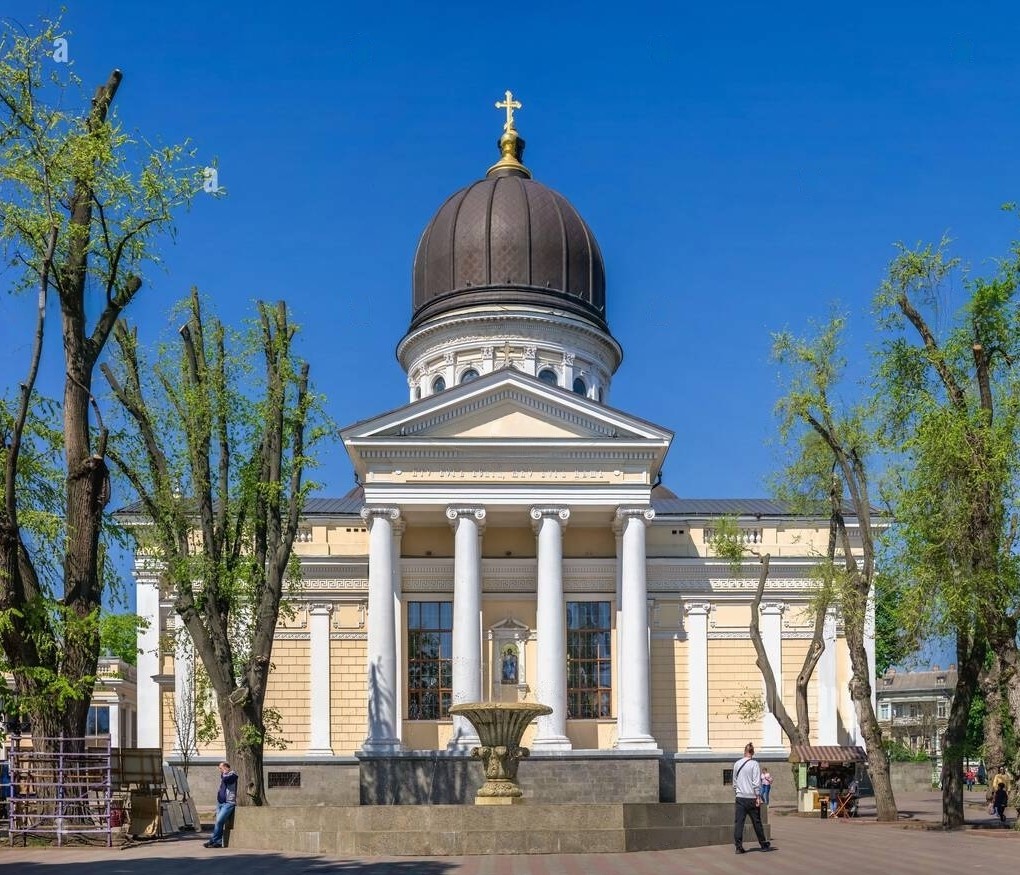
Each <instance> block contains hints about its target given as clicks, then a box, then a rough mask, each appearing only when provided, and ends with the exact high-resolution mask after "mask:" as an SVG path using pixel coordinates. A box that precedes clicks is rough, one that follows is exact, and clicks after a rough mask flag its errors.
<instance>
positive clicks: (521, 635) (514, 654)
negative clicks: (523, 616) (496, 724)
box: [488, 617, 533, 702]
mask: <svg viewBox="0 0 1020 875" xmlns="http://www.w3.org/2000/svg"><path fill="white" fill-rule="evenodd" d="M488 638H489V641H490V642H491V646H492V650H490V651H489V652H490V653H491V654H492V656H491V667H492V671H491V675H490V677H491V678H492V680H491V684H492V686H491V687H490V688H489V689H490V693H491V695H492V697H493V700H494V701H497V702H517V701H520V697H521V696H524V695H527V692H528V667H527V664H526V662H527V644H528V641H530V640H532V638H533V633H532V630H531V629H530V628H529V627H528V625H527V624H526V623H522V622H521V621H520V620H518V619H516V618H514V617H506V618H505V619H503V620H500V621H499V622H498V623H495V624H494V625H493V626H491V627H490V628H489V630H488Z"/></svg>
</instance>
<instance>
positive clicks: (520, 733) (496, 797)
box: [450, 702, 552, 805]
mask: <svg viewBox="0 0 1020 875" xmlns="http://www.w3.org/2000/svg"><path fill="white" fill-rule="evenodd" d="M450 713H451V714H453V715H460V716H461V717H465V718H467V719H468V720H470V721H471V725H472V726H474V728H475V731H476V732H477V733H478V740H479V741H481V744H480V745H479V746H478V747H475V748H472V749H471V756H473V757H476V758H478V759H480V760H481V761H482V765H483V767H484V770H485V783H484V784H482V786H481V787H480V788H479V789H478V793H477V795H476V796H475V805H510V804H512V803H514V802H520V801H521V799H522V797H523V795H524V793H523V791H522V790H521V787H520V785H519V784H518V783H517V765H518V763H520V761H521V760H522V759H523V758H524V757H527V756H529V755H530V753H531V751H529V750H528V749H527V748H526V747H521V738H523V737H524V730H525V729H527V728H528V724H529V723H531V721H532V720H534V719H535V718H536V717H542V716H544V715H545V714H552V708H550V707H549V706H548V705H539V704H537V703H532V702H469V703H464V704H461V705H454V706H453V707H451V708H450Z"/></svg>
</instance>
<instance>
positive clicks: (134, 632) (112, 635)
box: [99, 611, 147, 665]
mask: <svg viewBox="0 0 1020 875" xmlns="http://www.w3.org/2000/svg"><path fill="white" fill-rule="evenodd" d="M146 623H147V621H146V620H145V619H144V618H143V617H139V616H138V615H137V614H113V613H109V612H107V611H103V612H102V613H101V614H100V615H99V649H100V652H101V654H102V655H103V656H116V657H117V658H118V659H122V660H123V661H124V662H126V663H127V664H128V665H137V664H138V630H139V629H141V628H144V626H145V625H146Z"/></svg>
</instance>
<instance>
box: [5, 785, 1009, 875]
mask: <svg viewBox="0 0 1020 875" xmlns="http://www.w3.org/2000/svg"><path fill="white" fill-rule="evenodd" d="M981 798H983V797H982V795H981V794H979V793H974V794H970V795H969V796H968V799H969V804H968V807H967V816H968V821H969V823H970V824H971V826H972V827H973V828H970V829H966V830H960V831H956V832H952V833H945V832H942V831H941V830H937V829H932V828H931V827H932V826H933V825H935V824H936V823H938V821H939V808H938V804H939V802H938V797H937V795H935V794H930V795H924V796H908V797H904V798H902V799H900V800H898V802H899V806H900V810H901V813H902V815H903V816H904V817H903V823H901V824H896V825H892V824H889V825H886V824H878V823H876V822H875V821H874V817H873V815H874V808H873V806H872V807H871V808H870V810H869V807H868V806H867V804H864V805H862V812H861V813H862V817H861V818H860V819H858V820H854V821H829V820H824V821H823V820H821V819H820V818H814V817H804V816H796V815H793V814H792V813H791V812H789V810H788V809H787V810H785V811H784V809H783V807H782V806H776V807H775V809H774V812H773V816H772V827H773V843H774V846H775V848H776V850H775V851H773V852H772V853H768V854H765V853H761V852H760V851H758V850H756V849H754V850H752V849H751V846H748V847H749V850H748V853H746V854H744V855H743V856H737V855H736V854H734V853H733V848H732V847H729V846H726V847H709V848H693V849H688V850H679V851H652V852H643V853H632V854H604V855H587V854H562V855H545V856H502V857H444V858H431V859H411V858H365V859H328V858H324V857H317V856H311V855H300V854H278V853H271V852H259V853H256V852H252V851H245V850H243V849H240V848H225V849H223V850H207V849H205V848H203V847H202V842H203V841H204V840H205V838H206V837H207V836H206V835H205V834H201V835H199V834H182V835H180V836H175V837H173V838H171V839H165V840H161V841H153V842H146V843H141V844H136V845H133V846H130V847H127V848H118V849H112V850H111V849H107V848H73V849H49V848H10V847H7V846H6V845H4V846H2V847H0V873H4V875H7V873H10V875H128V873H130V875H134V873H144V875H176V873H194V872H209V873H216V875H262V873H266V875H304V873H309V875H333V873H346V875H666V873H691V875H724V873H743V872H782V873H784V875H818V873H819V872H826V873H830V872H839V873H846V875H867V873H888V875H917V873H923V875H941V873H946V875H948V873H952V875H959V873H961V872H989V873H991V872H1012V871H1014V870H1015V866H1016V860H1017V857H1018V855H1020V833H1016V832H1014V831H1013V830H1011V829H1003V828H1001V827H999V826H998V825H997V824H996V823H994V822H993V818H991V817H989V816H988V815H987V814H986V812H985V811H984V808H983V806H982V805H981V804H980V800H981ZM869 815H870V816H869ZM1010 824H1012V821H1011V822H1010Z"/></svg>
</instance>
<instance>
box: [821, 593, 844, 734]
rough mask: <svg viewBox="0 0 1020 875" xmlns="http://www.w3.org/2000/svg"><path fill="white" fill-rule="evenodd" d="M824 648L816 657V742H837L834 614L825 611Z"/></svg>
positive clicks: (837, 702) (837, 704) (837, 699)
mask: <svg viewBox="0 0 1020 875" xmlns="http://www.w3.org/2000/svg"><path fill="white" fill-rule="evenodd" d="M822 641H823V642H824V644H825V649H824V650H822V655H821V656H820V657H819V659H818V743H819V744H839V738H838V733H837V731H836V730H837V725H838V710H839V696H838V693H837V691H836V614H835V613H834V612H833V611H827V612H826V614H825V625H824V627H823V629H822Z"/></svg>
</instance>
